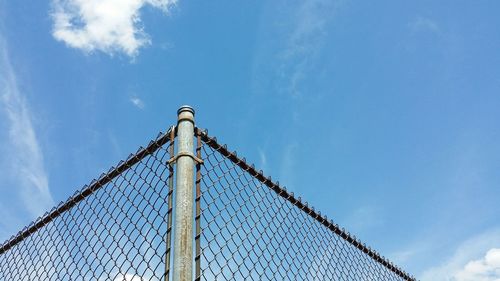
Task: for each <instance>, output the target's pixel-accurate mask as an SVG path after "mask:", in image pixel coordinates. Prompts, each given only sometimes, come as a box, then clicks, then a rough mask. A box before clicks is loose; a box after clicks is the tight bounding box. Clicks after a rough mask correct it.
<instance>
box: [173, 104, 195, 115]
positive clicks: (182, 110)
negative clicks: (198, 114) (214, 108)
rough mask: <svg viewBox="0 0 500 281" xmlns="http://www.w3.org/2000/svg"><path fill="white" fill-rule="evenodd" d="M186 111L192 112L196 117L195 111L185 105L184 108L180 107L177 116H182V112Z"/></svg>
mask: <svg viewBox="0 0 500 281" xmlns="http://www.w3.org/2000/svg"><path fill="white" fill-rule="evenodd" d="M185 111H188V112H191V114H193V115H194V109H193V108H192V107H191V106H189V105H183V106H181V107H179V109H178V110H177V115H180V114H181V113H182V112H185Z"/></svg>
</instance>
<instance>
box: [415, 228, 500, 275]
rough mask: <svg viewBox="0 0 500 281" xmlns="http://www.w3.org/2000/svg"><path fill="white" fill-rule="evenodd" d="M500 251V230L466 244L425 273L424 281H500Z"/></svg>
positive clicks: (487, 233)
mask: <svg viewBox="0 0 500 281" xmlns="http://www.w3.org/2000/svg"><path fill="white" fill-rule="evenodd" d="M499 247H500V229H494V230H491V231H488V232H485V233H482V234H480V235H477V236H475V237H473V238H471V239H468V240H467V241H465V242H463V243H462V244H461V245H460V246H459V247H458V248H457V250H456V251H455V253H454V254H453V256H452V257H450V258H449V259H448V260H447V261H446V262H444V263H443V264H441V265H438V266H436V267H432V268H429V269H428V270H426V271H424V272H423V273H422V276H421V280H423V281H426V280H429V281H431V280H443V281H472V280H474V281H496V280H500V250H499V249H498V248H499ZM485 253H486V254H485Z"/></svg>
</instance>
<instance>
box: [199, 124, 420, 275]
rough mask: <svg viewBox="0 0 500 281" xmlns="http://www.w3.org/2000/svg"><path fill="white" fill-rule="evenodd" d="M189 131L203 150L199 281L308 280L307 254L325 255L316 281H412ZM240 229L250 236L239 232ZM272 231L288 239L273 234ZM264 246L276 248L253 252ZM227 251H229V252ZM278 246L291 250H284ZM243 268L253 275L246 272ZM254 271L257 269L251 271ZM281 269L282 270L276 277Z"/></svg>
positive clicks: (212, 142)
mask: <svg viewBox="0 0 500 281" xmlns="http://www.w3.org/2000/svg"><path fill="white" fill-rule="evenodd" d="M196 131H197V132H198V136H199V137H201V139H202V141H203V142H204V143H205V144H206V147H208V148H206V149H204V150H203V151H204V154H205V155H203V159H204V161H205V165H204V167H203V170H202V171H203V175H202V177H203V184H202V187H203V190H202V198H203V200H202V203H203V208H202V214H203V215H202V218H203V220H202V223H204V228H203V229H202V233H203V238H204V239H203V240H202V242H203V243H204V248H203V249H202V250H203V258H204V260H203V264H204V267H203V272H202V275H203V277H204V280H212V279H214V278H215V279H217V278H222V279H224V280H228V279H239V278H243V279H247V278H248V279H254V277H258V279H268V280H271V279H275V280H277V279H294V280H299V279H302V280H312V279H315V278H312V277H315V276H307V274H303V275H302V276H301V275H300V274H299V273H298V272H299V271H300V270H302V273H304V272H303V271H304V270H305V268H306V267H307V266H306V264H307V259H308V258H309V259H310V258H311V257H310V255H314V254H316V253H314V251H319V252H320V253H324V254H325V255H327V256H328V257H324V258H323V259H329V262H325V264H324V265H323V266H324V268H323V272H322V273H323V274H324V276H323V277H325V278H322V279H323V280H333V279H335V280H339V279H340V280H415V278H414V277H412V276H410V275H409V274H408V273H406V272H404V271H403V270H401V269H400V268H398V267H397V266H396V265H394V264H393V263H391V262H390V261H389V260H387V259H386V258H384V257H382V256H381V255H380V254H378V253H377V252H375V251H374V250H372V249H371V248H369V247H367V246H366V245H365V244H363V243H361V242H360V241H359V240H357V239H356V238H355V237H354V236H352V235H350V234H349V233H348V232H347V231H345V230H344V229H342V228H340V227H339V226H338V225H337V224H335V223H333V221H331V220H329V219H328V218H326V217H325V216H322V215H321V214H320V213H319V212H317V211H315V210H314V208H312V207H310V206H308V204H307V203H305V202H303V201H302V200H300V199H299V198H296V197H295V196H294V195H293V193H290V192H288V191H287V190H286V189H285V188H283V187H281V186H279V184H278V183H275V182H273V181H272V180H271V178H266V177H265V176H264V175H263V173H262V171H257V170H256V169H255V167H254V166H253V165H250V164H248V163H247V162H246V161H245V159H244V158H243V159H242V158H239V157H238V156H237V155H236V153H235V152H230V151H229V150H228V149H227V147H226V146H225V145H220V144H219V143H217V140H216V139H215V138H212V137H209V136H208V134H207V132H206V131H203V130H201V129H197V130H196ZM263 187H265V188H266V189H263ZM252 214H258V218H252ZM305 226H307V229H304V227H305ZM270 227H274V228H275V229H276V231H275V232H273V233H272V235H276V237H270V234H267V233H266V229H268V228H270ZM246 228H249V229H250V230H248V231H247V230H243V231H242V230H241V229H246ZM259 228H260V229H259ZM278 229H279V230H280V231H283V232H287V233H288V234H283V233H279V231H278ZM324 230H328V232H325V231H324ZM294 232H295V233H294ZM266 235H269V237H265V236H266ZM293 235H296V236H294V237H292V236H293ZM221 237H222V238H221ZM248 239H250V240H252V242H248ZM266 239H267V240H268V241H269V243H268V244H266V247H270V246H271V245H273V243H276V245H280V246H275V248H274V249H272V248H271V249H272V250H269V249H268V250H267V251H266V250H264V249H259V248H258V247H259V243H260V241H263V240H266ZM325 241H331V242H332V243H336V244H335V247H334V249H330V248H328V247H326V246H325V245H323V244H324V243H326V242H325ZM247 243H249V244H247ZM228 244H234V249H233V248H231V247H230V246H227V245H228ZM282 245H285V246H286V247H290V248H286V247H285V249H283V248H282ZM320 245H322V246H320ZM293 247H297V248H296V249H293ZM305 252H307V253H305ZM266 255H267V256H272V258H271V257H265V256H266ZM301 259H304V260H301ZM256 260H258V262H255V261H256ZM247 261H250V262H249V264H251V265H252V266H253V269H249V267H251V266H249V265H247V264H246V262H247ZM297 261H299V262H297ZM303 262H305V263H303ZM309 262H311V261H310V260H309ZM335 263H341V264H335ZM263 264H266V266H264V265H263ZM259 265H260V266H261V268H260V270H259V269H256V268H258V267H259ZM283 268H288V270H289V271H287V272H282V270H283ZM294 271H296V272H295V273H293V274H292V275H289V273H290V272H294ZM270 272H271V273H270ZM339 272H340V273H339ZM254 274H256V275H254ZM318 274H319V273H318ZM271 277H272V278H271ZM292 277H293V278H292ZM316 277H317V276H316ZM326 277H329V278H326ZM375 277H376V278H375ZM316 279H317V278H316ZM320 279H321V278H320Z"/></svg>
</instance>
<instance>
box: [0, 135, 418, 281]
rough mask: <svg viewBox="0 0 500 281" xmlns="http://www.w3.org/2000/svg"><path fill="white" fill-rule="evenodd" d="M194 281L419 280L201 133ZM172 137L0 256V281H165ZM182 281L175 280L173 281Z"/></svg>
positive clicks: (151, 146)
mask: <svg viewBox="0 0 500 281" xmlns="http://www.w3.org/2000/svg"><path fill="white" fill-rule="evenodd" d="M195 135H196V137H197V145H196V146H197V148H196V155H195V156H192V157H195V158H196V157H197V158H201V159H202V160H203V164H201V163H197V164H196V181H195V183H196V189H195V194H193V200H195V210H193V211H194V213H195V221H194V222H193V224H194V225H195V228H194V229H195V233H193V239H194V241H195V247H194V251H195V253H194V262H195V263H194V268H193V273H194V276H195V280H414V278H413V277H411V276H409V275H408V274H407V273H405V272H403V271H402V270H400V269H399V268H398V267H396V266H395V265H393V264H392V263H390V262H389V261H387V260H386V259H385V258H383V257H381V256H380V255H379V254H378V253H376V252H375V251H373V250H371V249H370V248H368V247H367V246H365V245H364V244H362V243H361V242H359V241H358V240H357V239H355V238H354V237H353V236H351V235H350V234H349V233H347V232H346V231H345V230H343V229H341V228H339V227H338V225H336V224H334V223H333V222H331V220H329V219H327V218H326V217H324V216H322V215H321V214H320V213H319V212H317V211H315V210H314V209H313V208H312V207H309V206H308V205H307V204H306V203H304V202H302V201H301V200H300V198H296V197H294V195H293V194H292V193H289V192H287V191H286V190H285V189H284V188H282V187H280V186H279V184H277V183H274V182H273V181H272V180H271V179H270V178H266V177H264V175H263V174H262V172H260V171H257V170H256V169H255V168H254V167H253V166H250V165H249V164H247V163H246V161H245V160H244V159H241V158H239V157H238V156H237V155H236V153H232V152H230V151H229V150H228V149H227V147H225V146H221V145H219V144H218V143H217V141H216V139H215V138H211V137H209V136H208V135H207V133H206V132H203V131H201V130H199V129H195ZM174 139H175V129H174V128H172V129H171V130H169V131H168V132H167V133H165V134H160V135H159V136H158V138H156V139H155V140H154V141H151V142H150V143H149V145H148V146H147V147H146V148H144V149H140V150H139V151H138V152H137V153H135V154H133V155H131V156H130V157H129V158H128V159H127V160H126V161H124V162H121V163H119V165H118V166H117V167H116V168H113V169H111V170H110V171H109V172H108V173H106V174H103V175H102V176H101V177H100V178H99V179H98V180H96V181H93V182H92V183H91V184H90V185H89V186H86V187H84V188H83V189H82V190H81V191H79V192H76V193H75V194H74V195H73V196H72V197H71V198H70V199H69V200H68V201H66V202H64V203H61V204H60V205H59V206H58V207H56V208H54V209H53V210H52V211H51V212H49V213H47V214H46V215H44V216H43V217H42V218H40V219H38V220H37V221H35V222H34V223H33V224H31V225H30V226H28V227H27V228H25V229H24V230H22V231H21V232H20V233H18V234H17V235H16V236H14V237H12V238H11V239H10V240H8V241H6V242H5V243H4V244H2V245H1V246H0V280H5V281H7V280H8V281H10V280H113V281H153V280H168V279H169V278H170V276H171V272H170V268H171V264H172V261H171V259H170V252H171V247H172V246H171V245H172V244H173V243H172V238H173V237H172V234H171V232H172V231H171V230H172V213H173V211H174V210H173V209H175V208H172V207H173V206H172V202H173V197H174V196H175V195H174V193H173V190H174V187H173V179H174V167H173V165H174V166H175V164H173V165H170V164H169V163H173V161H172V159H175V153H174V152H175V150H174ZM176 281H177V280H176Z"/></svg>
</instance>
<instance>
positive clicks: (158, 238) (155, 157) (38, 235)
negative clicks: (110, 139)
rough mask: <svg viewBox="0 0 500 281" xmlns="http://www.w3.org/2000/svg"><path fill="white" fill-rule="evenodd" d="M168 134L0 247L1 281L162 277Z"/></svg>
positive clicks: (166, 235)
mask: <svg viewBox="0 0 500 281" xmlns="http://www.w3.org/2000/svg"><path fill="white" fill-rule="evenodd" d="M172 138H173V131H172V130H170V131H169V132H167V133H166V134H160V135H159V137H158V138H157V139H156V140H154V141H152V142H150V144H149V145H148V146H147V147H146V148H144V149H140V150H139V151H138V152H137V153H136V154H134V155H131V156H130V157H129V158H128V159H127V160H126V161H125V162H122V163H120V165H118V167H117V168H113V169H111V170H110V171H109V172H108V173H107V174H104V175H102V176H101V177H100V178H99V179H98V180H96V181H93V182H92V183H91V184H90V185H89V186H87V187H85V188H83V189H82V190H81V191H79V192H77V193H75V195H74V196H72V197H71V198H70V199H69V200H68V201H66V202H64V203H61V204H60V205H59V207H57V208H55V209H53V210H52V211H51V212H50V213H48V214H46V215H45V216H43V217H42V218H40V219H39V220H37V221H36V222H35V223H33V224H31V225H30V226H29V227H27V228H26V229H24V230H23V231H21V232H20V233H19V234H18V235H16V236H15V237H13V238H11V239H10V240H8V241H7V242H5V243H4V244H3V245H1V247H0V280H5V281H10V280H114V281H132V280H133V281H136V280H163V279H164V278H165V277H166V276H168V263H167V265H166V263H165V260H168V253H169V252H170V243H167V242H166V240H170V235H169V232H170V229H171V226H170V222H171V215H170V214H171V206H170V203H171V202H172V200H171V197H172V186H170V187H169V184H168V183H169V181H170V179H171V178H172V175H173V174H172V173H173V170H172V169H171V168H169V167H168V165H167V164H166V163H167V161H168V160H169V159H170V158H171V156H172V152H173V147H172V145H173V143H172V142H170V139H172Z"/></svg>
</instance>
